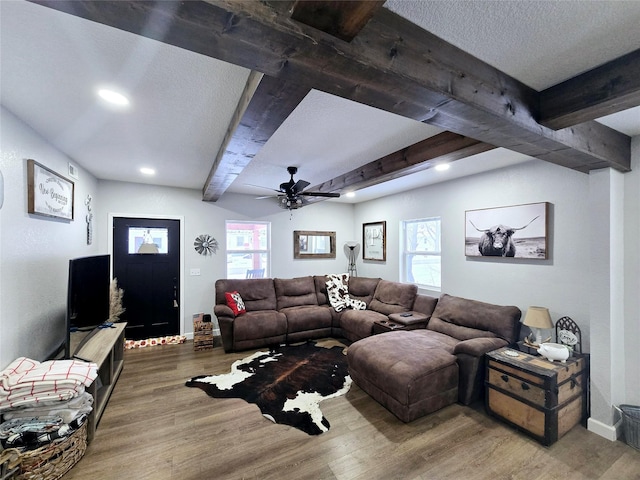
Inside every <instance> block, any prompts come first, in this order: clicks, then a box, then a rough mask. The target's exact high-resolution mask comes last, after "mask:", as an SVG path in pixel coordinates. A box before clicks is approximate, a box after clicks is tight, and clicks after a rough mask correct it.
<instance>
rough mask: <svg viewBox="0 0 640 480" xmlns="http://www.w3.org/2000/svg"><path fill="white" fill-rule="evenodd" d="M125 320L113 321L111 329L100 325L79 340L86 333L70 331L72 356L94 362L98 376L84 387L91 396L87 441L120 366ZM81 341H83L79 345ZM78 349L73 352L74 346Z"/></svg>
mask: <svg viewBox="0 0 640 480" xmlns="http://www.w3.org/2000/svg"><path fill="white" fill-rule="evenodd" d="M126 326H127V324H126V322H122V323H114V324H113V328H100V329H98V331H97V332H95V333H90V334H89V335H91V337H90V338H89V339H88V340H87V341H86V342H83V339H84V337H85V336H86V335H87V333H86V332H74V333H72V334H71V351H72V352H74V354H73V358H77V359H78V360H84V361H87V362H93V363H95V364H97V365H98V377H97V378H96V379H95V380H94V381H93V383H92V384H91V385H89V386H88V387H87V392H89V393H90V394H91V396H92V397H93V410H92V412H91V414H90V415H89V419H88V420H87V441H89V442H90V441H91V440H92V439H93V436H94V434H95V431H96V428H97V426H98V422H99V421H100V418H101V417H102V413H103V412H104V409H105V407H106V406H107V402H108V401H109V397H110V396H111V392H112V391H113V388H114V387H115V385H116V381H117V380H118V377H119V376H120V373H121V372H122V367H123V366H124V329H125V327H126ZM81 342H83V343H82V344H81ZM78 345H80V349H79V350H78V351H77V352H76V351H75V350H76V348H78Z"/></svg>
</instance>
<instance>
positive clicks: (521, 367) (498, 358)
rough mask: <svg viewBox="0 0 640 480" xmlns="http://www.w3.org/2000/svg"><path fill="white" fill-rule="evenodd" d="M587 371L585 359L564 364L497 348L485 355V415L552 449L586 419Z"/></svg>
mask: <svg viewBox="0 0 640 480" xmlns="http://www.w3.org/2000/svg"><path fill="white" fill-rule="evenodd" d="M507 352H516V353H517V356H510V355H509V354H508V353H507ZM587 372H588V369H587V357H570V358H569V359H568V360H567V361H566V363H560V362H550V361H549V360H546V359H545V358H543V357H538V356H533V355H529V354H528V353H524V352H518V351H516V350H512V349H509V348H507V347H505V348H500V349H498V350H494V351H493V352H489V353H487V366H486V380H485V383H486V393H485V405H486V408H487V411H488V412H489V413H490V414H491V415H493V416H495V417H497V418H499V419H501V420H503V421H505V422H506V423H508V424H510V425H512V426H514V427H516V428H518V429H519V430H521V431H523V432H525V433H527V434H528V435H530V436H532V437H533V438H535V439H536V440H538V441H539V442H540V443H542V444H543V445H551V444H552V443H554V442H555V441H557V440H558V439H559V438H560V437H562V436H563V435H564V434H565V433H567V432H568V431H569V430H571V428H573V427H574V426H575V425H576V424H578V423H580V422H581V421H582V420H583V419H584V417H585V415H586V412H587V390H588V389H587V382H588V377H587Z"/></svg>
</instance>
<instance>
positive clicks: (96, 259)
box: [65, 255, 111, 358]
mask: <svg viewBox="0 0 640 480" xmlns="http://www.w3.org/2000/svg"><path fill="white" fill-rule="evenodd" d="M110 284H111V256H110V255H95V256H92V257H81V258H74V259H71V260H69V283H68V286H67V322H66V330H67V331H66V342H65V358H72V357H73V355H74V353H75V352H72V351H71V332H75V331H86V332H91V331H93V330H95V329H96V327H98V326H100V325H101V324H103V323H105V322H106V321H107V320H109V286H110ZM89 335H90V334H89ZM89 335H88V336H89ZM85 338H87V337H85Z"/></svg>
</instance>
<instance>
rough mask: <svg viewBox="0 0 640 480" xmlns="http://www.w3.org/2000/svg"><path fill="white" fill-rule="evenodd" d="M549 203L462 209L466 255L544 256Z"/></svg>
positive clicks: (537, 258) (543, 258) (542, 258)
mask: <svg viewBox="0 0 640 480" xmlns="http://www.w3.org/2000/svg"><path fill="white" fill-rule="evenodd" d="M548 212H549V203H548V202H540V203H528V204H525V205H513V206H508V207H495V208H484V209H480V210H467V211H466V212H465V222H464V224H465V255H466V256H467V257H505V258H526V259H530V260H532V259H533V260H545V259H547V258H548V257H547V252H548V248H547V247H548V237H549V235H548V228H547V227H548Z"/></svg>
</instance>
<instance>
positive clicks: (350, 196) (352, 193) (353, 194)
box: [345, 192, 356, 198]
mask: <svg viewBox="0 0 640 480" xmlns="http://www.w3.org/2000/svg"><path fill="white" fill-rule="evenodd" d="M355 196H356V192H347V193H346V194H345V197H347V198H353V197H355Z"/></svg>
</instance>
